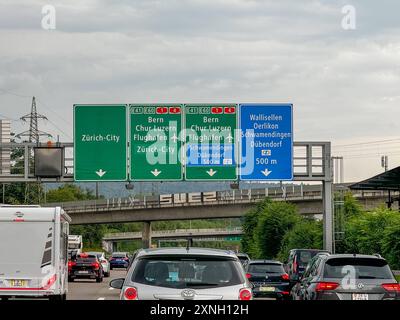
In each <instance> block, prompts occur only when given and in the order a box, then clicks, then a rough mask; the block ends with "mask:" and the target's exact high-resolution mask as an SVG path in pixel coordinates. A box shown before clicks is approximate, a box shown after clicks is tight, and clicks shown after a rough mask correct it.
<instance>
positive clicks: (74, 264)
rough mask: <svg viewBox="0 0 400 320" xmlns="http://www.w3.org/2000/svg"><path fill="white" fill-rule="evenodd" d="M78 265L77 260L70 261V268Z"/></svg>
mask: <svg viewBox="0 0 400 320" xmlns="http://www.w3.org/2000/svg"><path fill="white" fill-rule="evenodd" d="M74 266H76V262H75V261H68V269H69V270H71V269H72V267H74Z"/></svg>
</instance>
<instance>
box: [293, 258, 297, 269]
mask: <svg viewBox="0 0 400 320" xmlns="http://www.w3.org/2000/svg"><path fill="white" fill-rule="evenodd" d="M293 272H294V273H297V256H295V257H294V261H293Z"/></svg>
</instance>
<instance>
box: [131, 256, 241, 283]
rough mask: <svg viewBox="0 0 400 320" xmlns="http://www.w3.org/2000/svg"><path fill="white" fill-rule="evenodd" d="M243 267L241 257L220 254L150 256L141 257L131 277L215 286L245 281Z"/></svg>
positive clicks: (142, 280) (142, 279) (152, 281)
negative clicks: (239, 259) (225, 256)
mask: <svg viewBox="0 0 400 320" xmlns="http://www.w3.org/2000/svg"><path fill="white" fill-rule="evenodd" d="M241 268H242V267H241V265H240V263H239V262H238V261H236V260H233V259H227V258H219V257H204V256H190V257H188V256H186V255H185V256H172V257H171V256H168V257H151V258H150V257H149V258H142V259H140V260H139V261H138V263H137V265H136V267H135V270H134V272H133V274H132V281H133V282H138V283H142V284H146V285H153V286H159V287H167V288H176V289H182V288H197V289H200V288H203V289H205V288H216V287H224V286H232V285H238V284H241V283H243V282H244V281H245V280H244V278H243V275H242V273H241V272H240V270H241ZM242 272H243V271H242Z"/></svg>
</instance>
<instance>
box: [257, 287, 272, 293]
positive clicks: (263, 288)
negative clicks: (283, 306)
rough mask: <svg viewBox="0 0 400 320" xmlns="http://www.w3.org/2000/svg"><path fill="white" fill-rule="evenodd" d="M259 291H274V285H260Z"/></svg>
mask: <svg viewBox="0 0 400 320" xmlns="http://www.w3.org/2000/svg"><path fill="white" fill-rule="evenodd" d="M260 291H262V292H273V291H275V287H260Z"/></svg>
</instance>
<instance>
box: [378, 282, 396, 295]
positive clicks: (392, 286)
mask: <svg viewBox="0 0 400 320" xmlns="http://www.w3.org/2000/svg"><path fill="white" fill-rule="evenodd" d="M382 288H383V289H385V290H386V291H390V292H397V293H400V284H399V283H384V284H382Z"/></svg>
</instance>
